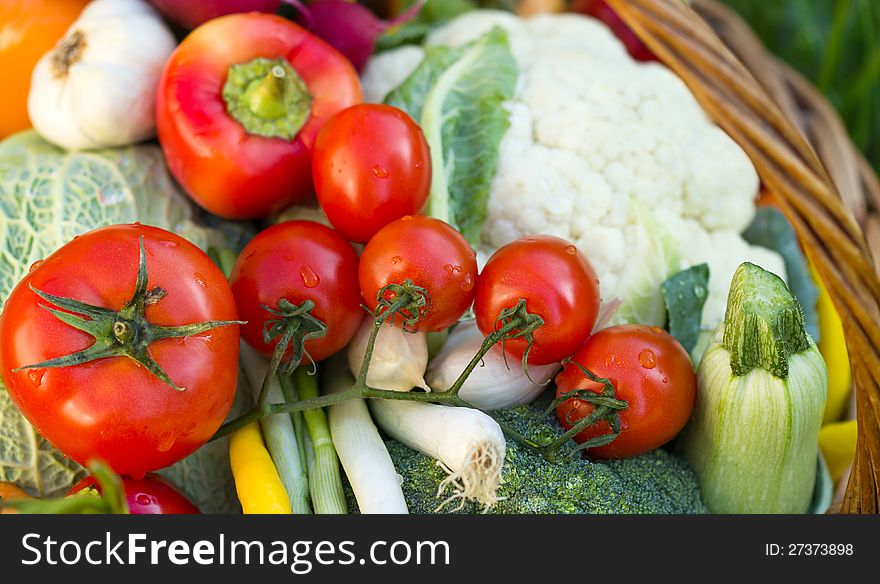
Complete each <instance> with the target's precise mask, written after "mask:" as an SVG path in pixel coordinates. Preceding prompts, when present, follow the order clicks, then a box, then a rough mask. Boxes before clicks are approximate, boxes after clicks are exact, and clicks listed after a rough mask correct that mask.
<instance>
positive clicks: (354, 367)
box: [348, 318, 430, 391]
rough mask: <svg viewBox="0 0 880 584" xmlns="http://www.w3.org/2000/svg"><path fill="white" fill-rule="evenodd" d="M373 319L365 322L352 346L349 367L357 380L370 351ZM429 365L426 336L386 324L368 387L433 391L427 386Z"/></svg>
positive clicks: (376, 352)
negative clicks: (366, 354)
mask: <svg viewBox="0 0 880 584" xmlns="http://www.w3.org/2000/svg"><path fill="white" fill-rule="evenodd" d="M372 326H373V320H372V319H369V318H367V319H364V322H363V324H362V325H361V328H360V330H359V331H358V332H357V334H356V335H355V336H354V339H352V341H351V343H350V344H349V345H348V367H349V368H350V369H351V373H352V375H354V376H355V378H357V376H358V373H359V372H360V370H361V363H363V361H364V353H365V352H366V350H367V341H368V340H369V338H370V329H371V328H372ZM427 366H428V342H427V339H426V337H425V333H421V332H414V333H410V332H406V331H404V330H403V329H402V328H400V327H396V326H392V325H391V323H386V324H385V325H383V326H382V328H380V329H379V334H378V335H377V336H376V344H375V345H374V346H373V357H372V359H371V361H370V369H369V371H368V372H367V385H369V386H370V387H375V388H376V389H388V390H391V391H409V390H411V389H412V388H414V387H420V388H422V389H426V390H428V391H430V388H429V387H428V384H427V383H425V368H426V367H427Z"/></svg>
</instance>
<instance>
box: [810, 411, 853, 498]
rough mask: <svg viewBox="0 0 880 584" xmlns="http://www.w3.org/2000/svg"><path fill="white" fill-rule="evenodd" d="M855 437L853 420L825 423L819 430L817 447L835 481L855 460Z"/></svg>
mask: <svg viewBox="0 0 880 584" xmlns="http://www.w3.org/2000/svg"><path fill="white" fill-rule="evenodd" d="M857 437H858V429H857V427H856V421H855V420H847V421H845V422H835V423H833V424H826V425H825V426H823V427H822V430H821V431H820V432H819V448H821V449H822V456H823V457H824V458H825V463H826V464H827V465H828V471H829V472H830V473H831V479H832V480H833V481H834V482H835V483H836V482H837V481H839V480H840V478H841V477H842V476H843V473H845V472H846V469H847V467H849V465H851V464H852V463H853V460H855V456H856V439H857Z"/></svg>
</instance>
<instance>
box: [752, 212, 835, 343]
mask: <svg viewBox="0 0 880 584" xmlns="http://www.w3.org/2000/svg"><path fill="white" fill-rule="evenodd" d="M743 239H745V240H746V241H748V242H749V243H751V244H752V245H760V246H761V247H766V248H767V249H772V250H773V251H775V252H777V253H779V255H781V256H782V259H783V260H784V261H785V271H786V273H787V274H788V282H787V284H788V287H789V289H791V292H792V294H794V297H795V298H796V299H797V301H798V302H799V303H800V305H801V306H802V307H803V308H804V317H805V319H806V323H807V332H808V333H809V334H810V336H811V337H813V341H815V342H816V343H818V342H819V315H818V313H817V311H816V301H817V300H818V299H819V290H818V288H817V287H816V283H815V282H813V278H812V276H811V275H810V268H809V267H808V266H807V259H806V258H805V257H804V253H803V252H802V251H801V248H800V244H799V243H798V240H797V234H796V233H795V231H794V228H793V227H792V226H791V223H789V222H788V219H786V218H785V215H783V214H782V212H781V211H780V210H779V209H776V208H774V207H762V208H760V209H758V211H757V213H756V214H755V219H754V221H752V224H751V225H749V227H748V229H746V230H745V231H744V232H743Z"/></svg>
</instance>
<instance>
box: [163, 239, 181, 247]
mask: <svg viewBox="0 0 880 584" xmlns="http://www.w3.org/2000/svg"><path fill="white" fill-rule="evenodd" d="M159 243H161V244H162V245H164V246H165V247H177V242H176V241H169V240H167V239H163V240H162V241H160V242H159Z"/></svg>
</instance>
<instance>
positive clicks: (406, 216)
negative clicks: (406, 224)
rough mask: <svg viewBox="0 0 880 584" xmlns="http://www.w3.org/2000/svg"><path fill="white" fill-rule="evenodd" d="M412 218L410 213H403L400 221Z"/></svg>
mask: <svg viewBox="0 0 880 584" xmlns="http://www.w3.org/2000/svg"><path fill="white" fill-rule="evenodd" d="M411 219H412V215H404V216H403V217H401V218H400V220H401V221H409V220H411Z"/></svg>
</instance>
